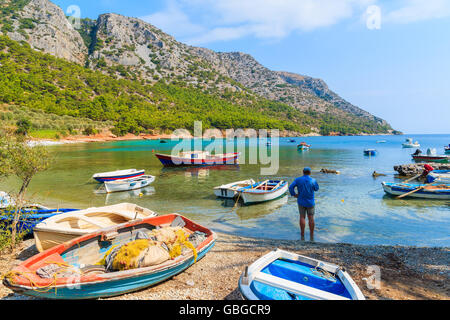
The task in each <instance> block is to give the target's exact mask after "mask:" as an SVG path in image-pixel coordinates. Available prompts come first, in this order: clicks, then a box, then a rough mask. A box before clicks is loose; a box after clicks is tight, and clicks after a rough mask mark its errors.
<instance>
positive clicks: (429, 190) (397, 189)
mask: <svg viewBox="0 0 450 320" xmlns="http://www.w3.org/2000/svg"><path fill="white" fill-rule="evenodd" d="M382 185H383V189H384V191H385V192H386V193H387V194H390V195H394V196H401V195H404V194H406V193H409V192H412V191H414V190H418V191H416V192H414V193H412V194H410V195H409V197H414V198H425V199H440V200H450V185H448V184H443V185H425V184H409V183H387V182H383V183H382Z"/></svg>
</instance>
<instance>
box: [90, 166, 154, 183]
mask: <svg viewBox="0 0 450 320" xmlns="http://www.w3.org/2000/svg"><path fill="white" fill-rule="evenodd" d="M144 174H145V170H136V169H128V170H118V171H111V172H102V173H96V174H94V175H93V176H92V178H93V179H94V180H97V181H98V182H105V181H114V180H123V179H130V178H136V177H140V176H143V175H144Z"/></svg>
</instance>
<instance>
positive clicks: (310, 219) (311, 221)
mask: <svg viewBox="0 0 450 320" xmlns="http://www.w3.org/2000/svg"><path fill="white" fill-rule="evenodd" d="M308 223H309V232H310V240H311V242H314V229H315V228H316V222H315V220H314V215H308ZM305 229H306V214H305V215H303V214H301V215H300V230H301V236H302V241H305Z"/></svg>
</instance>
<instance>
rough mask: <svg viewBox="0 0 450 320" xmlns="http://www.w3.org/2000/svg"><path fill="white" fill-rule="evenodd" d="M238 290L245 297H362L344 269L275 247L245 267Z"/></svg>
mask: <svg viewBox="0 0 450 320" xmlns="http://www.w3.org/2000/svg"><path fill="white" fill-rule="evenodd" d="M239 291H240V292H241V294H242V296H243V297H244V299H247V300H365V297H364V295H363V294H362V292H361V290H360V289H359V288H358V286H357V285H356V283H355V282H354V281H353V279H352V278H351V277H350V275H349V274H348V273H347V272H346V271H345V269H344V268H341V267H339V266H337V265H334V264H331V263H328V262H324V261H320V260H317V259H313V258H309V257H305V256H301V255H298V254H295V253H291V252H287V251H283V250H279V249H278V250H275V251H272V252H270V253H269V254H267V255H265V256H263V257H261V258H260V259H258V260H256V261H255V262H254V263H253V264H252V265H250V266H249V267H248V268H246V269H245V271H244V273H243V274H242V275H241V277H240V279H239Z"/></svg>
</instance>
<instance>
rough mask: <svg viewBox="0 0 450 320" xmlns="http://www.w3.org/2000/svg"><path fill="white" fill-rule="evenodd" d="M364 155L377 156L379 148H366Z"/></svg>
mask: <svg viewBox="0 0 450 320" xmlns="http://www.w3.org/2000/svg"><path fill="white" fill-rule="evenodd" d="M364 155H366V156H376V155H377V150H375V149H366V150H364Z"/></svg>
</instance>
